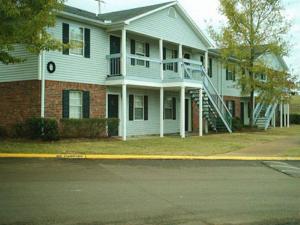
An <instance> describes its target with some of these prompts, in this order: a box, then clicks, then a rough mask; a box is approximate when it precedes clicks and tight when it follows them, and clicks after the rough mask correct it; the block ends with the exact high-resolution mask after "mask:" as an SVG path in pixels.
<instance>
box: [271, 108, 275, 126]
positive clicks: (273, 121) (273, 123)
mask: <svg viewBox="0 0 300 225" xmlns="http://www.w3.org/2000/svg"><path fill="white" fill-rule="evenodd" d="M272 125H273V127H274V128H275V127H276V110H275V112H274V115H273V119H272Z"/></svg>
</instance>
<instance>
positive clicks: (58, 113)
mask: <svg viewBox="0 0 300 225" xmlns="http://www.w3.org/2000/svg"><path fill="white" fill-rule="evenodd" d="M63 90H78V91H89V92H90V117H91V118H99V117H105V114H106V113H105V112H106V86H102V85H95V84H82V83H70V82H60V81H46V98H45V116H46V117H49V118H56V119H58V120H59V119H61V118H62V92H63Z"/></svg>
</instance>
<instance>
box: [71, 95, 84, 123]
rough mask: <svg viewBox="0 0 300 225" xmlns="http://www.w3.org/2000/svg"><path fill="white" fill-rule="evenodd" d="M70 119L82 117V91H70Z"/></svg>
mask: <svg viewBox="0 0 300 225" xmlns="http://www.w3.org/2000/svg"><path fill="white" fill-rule="evenodd" d="M69 107H70V108H69V110H70V119H81V118H82V108H83V107H82V92H80V91H70V105H69Z"/></svg>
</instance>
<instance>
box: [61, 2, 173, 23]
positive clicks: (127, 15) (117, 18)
mask: <svg viewBox="0 0 300 225" xmlns="http://www.w3.org/2000/svg"><path fill="white" fill-rule="evenodd" d="M173 2H174V1H171V2H165V3H161V4H156V5H150V6H144V7H138V8H133V9H128V10H122V11H116V12H110V13H104V14H100V15H98V16H96V14H95V13H91V12H88V11H85V10H81V9H78V8H75V7H72V6H68V5H65V7H64V11H65V12H67V13H71V14H75V15H78V16H83V17H86V18H89V19H94V20H100V21H105V20H108V21H111V22H113V23H114V22H122V21H126V20H128V19H131V18H134V17H136V16H139V15H142V14H144V13H147V12H149V11H152V10H155V9H158V8H160V7H163V6H166V5H168V4H170V3H173Z"/></svg>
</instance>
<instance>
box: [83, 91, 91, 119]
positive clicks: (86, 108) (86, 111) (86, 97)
mask: <svg viewBox="0 0 300 225" xmlns="http://www.w3.org/2000/svg"><path fill="white" fill-rule="evenodd" d="M82 103H83V104H82V106H83V107H82V108H83V109H82V111H83V118H84V119H88V118H90V92H88V91H84V92H83V93H82Z"/></svg>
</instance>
